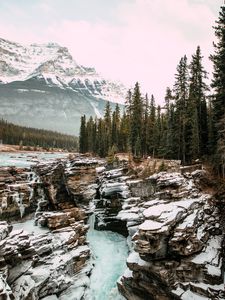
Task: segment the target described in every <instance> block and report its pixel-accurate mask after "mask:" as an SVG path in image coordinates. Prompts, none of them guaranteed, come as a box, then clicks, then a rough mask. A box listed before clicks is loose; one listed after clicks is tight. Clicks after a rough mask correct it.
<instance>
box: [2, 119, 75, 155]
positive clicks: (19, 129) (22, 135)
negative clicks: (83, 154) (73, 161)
mask: <svg viewBox="0 0 225 300" xmlns="http://www.w3.org/2000/svg"><path fill="white" fill-rule="evenodd" d="M0 140H1V142H2V143H3V144H9V145H20V146H21V147H22V146H32V147H42V148H45V149H49V148H61V149H67V150H72V149H73V150H77V149H78V139H77V138H76V137H74V136H71V135H66V134H62V133H58V132H54V131H50V130H43V129H36V128H29V127H23V126H18V125H15V124H12V123H9V122H7V121H6V120H3V119H1V120H0Z"/></svg>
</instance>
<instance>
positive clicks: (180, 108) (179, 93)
mask: <svg viewBox="0 0 225 300" xmlns="http://www.w3.org/2000/svg"><path fill="white" fill-rule="evenodd" d="M175 78H176V81H175V85H174V95H175V105H176V114H175V117H176V126H177V128H176V129H177V130H176V144H177V146H178V156H177V158H178V159H180V160H181V161H182V163H183V164H185V163H186V151H187V149H186V146H187V145H186V143H187V138H186V120H187V100H188V65H187V57H186V55H185V56H184V57H182V58H181V60H180V62H179V64H178V66H177V73H176V75H175Z"/></svg>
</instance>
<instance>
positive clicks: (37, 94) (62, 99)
mask: <svg viewBox="0 0 225 300" xmlns="http://www.w3.org/2000/svg"><path fill="white" fill-rule="evenodd" d="M0 55H1V58H0V103H1V107H2V109H1V112H0V117H2V118H4V119H7V120H9V121H11V122H15V123H16V124H18V125H24V126H34V127H37V128H43V129H49V130H57V131H60V132H63V133H68V134H78V131H79V121H80V117H81V115H83V114H86V115H87V116H91V115H92V116H93V117H95V116H97V117H100V116H102V115H103V113H104V107H105V104H106V101H110V102H115V103H123V102H124V99H125V90H126V89H125V87H124V86H123V85H122V84H121V83H117V82H112V81H109V80H107V79H104V78H103V77H101V76H100V75H99V74H98V73H97V72H96V70H95V69H94V68H92V67H85V66H82V65H79V64H78V63H77V62H76V61H75V60H74V59H73V57H72V55H71V54H70V52H69V50H68V49H67V48H66V47H62V46H60V45H58V44H57V43H48V44H31V45H29V46H24V45H22V44H19V43H14V42H12V41H8V40H5V39H1V38H0ZM43 101H44V103H43ZM114 106H115V104H112V108H113V107H114ZM72 124H74V126H73V125H72Z"/></svg>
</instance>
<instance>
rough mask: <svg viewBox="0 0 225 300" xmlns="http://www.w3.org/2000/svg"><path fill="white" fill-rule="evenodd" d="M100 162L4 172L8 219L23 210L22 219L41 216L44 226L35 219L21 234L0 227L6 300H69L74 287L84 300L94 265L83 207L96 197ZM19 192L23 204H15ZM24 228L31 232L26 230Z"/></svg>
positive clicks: (0, 281)
mask: <svg viewBox="0 0 225 300" xmlns="http://www.w3.org/2000/svg"><path fill="white" fill-rule="evenodd" d="M99 163H100V162H99V161H97V160H93V159H85V158H83V159H80V158H75V159H70V160H64V159H63V160H56V161H53V162H51V163H45V164H43V163H39V164H37V165H36V166H35V167H33V168H32V171H31V170H28V169H19V168H1V170H0V171H1V174H2V178H3V179H2V185H1V189H2V190H1V198H0V200H1V208H2V211H1V213H2V218H5V219H10V217H12V216H13V217H18V214H20V212H21V210H22V209H21V207H23V210H22V212H23V213H22V214H21V216H20V215H19V218H20V217H23V216H24V215H28V214H29V213H30V212H34V211H35V223H36V225H38V226H37V227H35V226H34V220H29V221H27V222H29V223H28V226H25V225H26V222H25V223H24V225H22V224H21V226H18V224H17V225H16V228H15V229H13V226H12V225H9V224H8V223H7V222H6V221H2V222H1V223H0V262H1V263H0V299H24V300H25V299H27V300H28V299H44V298H45V297H46V299H48V296H50V295H51V297H53V295H54V297H53V299H63V300H64V299H67V292H69V290H70V289H72V290H73V289H74V288H76V291H78V292H79V293H78V294H79V299H81V298H82V297H84V295H85V292H86V290H87V287H88V281H89V280H90V279H89V273H90V271H91V268H92V266H91V264H90V262H89V257H90V249H89V246H88V244H87V241H86V233H87V230H88V227H89V226H88V225H86V223H87V222H86V221H87V214H86V212H85V210H84V209H82V207H81V206H83V205H82V203H81V204H80V203H78V202H80V199H83V200H85V199H86V200H87V199H90V198H91V197H92V195H93V191H94V187H93V183H94V177H95V168H96V167H97V166H98V165H99ZM88 173H89V175H90V176H89V175H88ZM3 175H4V176H3ZM83 179H85V181H84V182H83ZM26 191H27V193H26ZM15 193H18V194H19V195H20V201H18V202H17V201H14V202H13V200H15V199H13V195H14V194H15ZM77 196H79V197H77ZM10 201H11V202H10ZM84 203H85V201H84ZM78 204H80V205H78ZM24 227H27V228H28V230H27V231H26V230H23V229H20V228H24ZM40 227H44V228H46V229H45V230H44V231H42V230H41V229H40ZM35 232H36V233H35ZM77 276H78V277H79V280H78V281H77V282H76V280H77V278H78V277H77ZM73 294H74V293H73ZM75 294H76V293H75Z"/></svg>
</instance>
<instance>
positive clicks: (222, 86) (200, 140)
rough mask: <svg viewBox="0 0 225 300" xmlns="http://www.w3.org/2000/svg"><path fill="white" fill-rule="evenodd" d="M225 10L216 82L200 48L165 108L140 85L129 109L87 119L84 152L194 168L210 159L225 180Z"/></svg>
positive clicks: (181, 69) (183, 62)
mask: <svg viewBox="0 0 225 300" xmlns="http://www.w3.org/2000/svg"><path fill="white" fill-rule="evenodd" d="M224 27H225V7H222V8H221V12H220V15H219V19H218V21H217V26H216V27H215V28H214V29H215V35H216V38H217V39H216V42H215V43H214V47H215V53H214V55H212V56H211V60H212V62H213V64H214V73H213V81H212V84H211V86H207V84H206V79H207V72H206V71H205V69H204V67H203V63H202V58H203V57H202V54H201V49H200V47H199V46H198V47H197V50H196V52H195V53H194V54H193V55H192V57H191V60H190V62H188V59H187V56H186V55H184V56H183V57H182V58H181V59H180V61H179V63H178V66H177V68H176V74H175V80H174V85H173V87H172V88H169V87H168V88H167V90H166V92H165V99H164V100H165V101H164V105H162V106H160V105H156V103H155V99H154V96H153V95H151V97H150V98H149V96H148V95H145V96H143V95H142V94H141V91H140V85H139V84H138V83H136V85H135V87H134V89H133V90H129V91H128V93H127V99H126V107H125V109H124V111H123V112H120V109H119V107H118V106H117V107H116V109H115V111H114V112H112V111H111V108H110V105H109V103H108V104H107V105H106V108H105V115H104V117H103V118H100V119H95V120H93V118H92V117H90V118H89V119H88V120H86V117H85V116H82V117H81V127H80V151H81V152H87V151H90V152H94V153H97V154H99V155H100V156H103V157H104V156H107V155H108V154H110V153H113V152H116V151H119V152H120V151H122V152H124V151H125V152H128V151H129V152H131V153H132V154H133V155H134V156H136V157H142V156H146V155H151V156H154V157H161V158H168V159H179V160H181V161H182V163H183V164H190V163H192V162H193V161H194V160H196V159H200V158H203V159H204V158H205V159H207V160H208V159H210V160H211V161H212V162H213V164H214V166H215V168H216V169H217V170H218V171H219V172H220V173H221V174H222V175H223V177H224V176H225V171H224V170H225V60H224V57H225V30H224Z"/></svg>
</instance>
